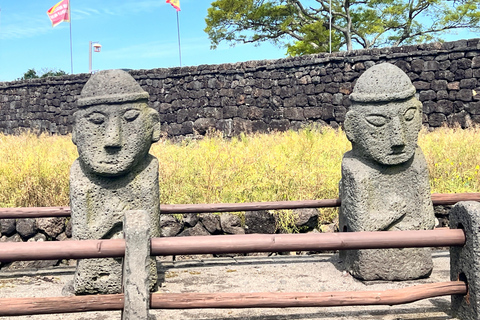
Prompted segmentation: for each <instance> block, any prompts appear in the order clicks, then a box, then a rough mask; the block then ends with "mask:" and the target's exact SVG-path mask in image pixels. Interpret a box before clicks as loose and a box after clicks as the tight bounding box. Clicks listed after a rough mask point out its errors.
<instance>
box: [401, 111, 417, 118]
mask: <svg viewBox="0 0 480 320" xmlns="http://www.w3.org/2000/svg"><path fill="white" fill-rule="evenodd" d="M416 114H417V108H410V109H408V110H407V111H405V114H404V115H403V116H404V117H405V120H407V121H412V120H413V118H415V115H416Z"/></svg>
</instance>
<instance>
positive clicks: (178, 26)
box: [177, 10, 182, 67]
mask: <svg viewBox="0 0 480 320" xmlns="http://www.w3.org/2000/svg"><path fill="white" fill-rule="evenodd" d="M177 33H178V55H179V57H180V67H181V66H182V49H181V46H180V23H179V20H178V10H177Z"/></svg>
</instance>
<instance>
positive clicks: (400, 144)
mask: <svg viewBox="0 0 480 320" xmlns="http://www.w3.org/2000/svg"><path fill="white" fill-rule="evenodd" d="M390 135H391V136H390V142H391V145H392V148H396V149H403V148H404V147H405V145H406V141H405V132H404V128H403V126H402V123H401V121H400V119H399V117H394V118H393V119H392V130H391V132H390Z"/></svg>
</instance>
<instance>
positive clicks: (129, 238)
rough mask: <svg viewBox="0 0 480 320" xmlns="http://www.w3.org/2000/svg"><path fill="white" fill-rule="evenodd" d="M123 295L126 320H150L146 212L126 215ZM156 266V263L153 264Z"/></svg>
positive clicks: (148, 244)
mask: <svg viewBox="0 0 480 320" xmlns="http://www.w3.org/2000/svg"><path fill="white" fill-rule="evenodd" d="M123 232H124V234H125V258H124V260H123V291H124V294H125V304H124V307H123V312H122V320H148V319H150V315H149V312H148V310H149V308H150V290H149V288H150V282H151V263H152V260H151V259H150V217H149V214H148V212H147V211H145V210H131V211H126V212H125V216H124V224H123ZM153 262H154V261H153Z"/></svg>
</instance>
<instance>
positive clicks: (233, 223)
mask: <svg viewBox="0 0 480 320" xmlns="http://www.w3.org/2000/svg"><path fill="white" fill-rule="evenodd" d="M220 225H221V226H222V230H223V232H225V233H228V234H245V230H244V229H243V228H242V222H241V220H240V217H239V216H237V215H234V214H229V213H227V214H222V215H221V216H220Z"/></svg>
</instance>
